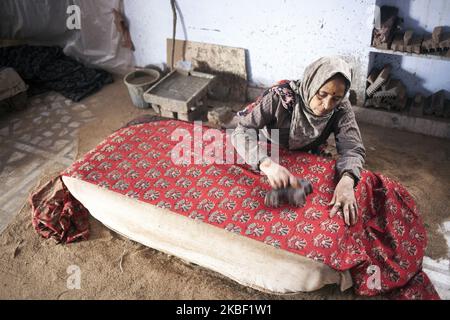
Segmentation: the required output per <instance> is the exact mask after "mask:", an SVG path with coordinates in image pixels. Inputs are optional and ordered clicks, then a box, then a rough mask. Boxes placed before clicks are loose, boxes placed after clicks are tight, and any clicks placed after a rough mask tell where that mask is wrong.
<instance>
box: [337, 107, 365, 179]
mask: <svg viewBox="0 0 450 320" xmlns="http://www.w3.org/2000/svg"><path fill="white" fill-rule="evenodd" d="M344 103H345V102H344ZM341 112H342V114H340V115H339V117H338V119H337V121H336V123H335V126H334V134H335V139H336V149H337V152H338V154H339V158H338V160H337V161H336V174H337V178H338V179H341V178H342V176H343V175H344V173H347V174H349V175H351V176H352V177H353V178H354V180H355V186H356V184H357V183H358V182H359V180H360V179H361V170H362V168H363V165H364V161H365V157H366V150H365V148H364V145H363V142H362V138H361V133H360V131H359V127H358V124H357V123H356V119H355V114H354V112H353V110H352V106H351V104H350V102H346V103H345V105H344V106H343V110H342V111H341Z"/></svg>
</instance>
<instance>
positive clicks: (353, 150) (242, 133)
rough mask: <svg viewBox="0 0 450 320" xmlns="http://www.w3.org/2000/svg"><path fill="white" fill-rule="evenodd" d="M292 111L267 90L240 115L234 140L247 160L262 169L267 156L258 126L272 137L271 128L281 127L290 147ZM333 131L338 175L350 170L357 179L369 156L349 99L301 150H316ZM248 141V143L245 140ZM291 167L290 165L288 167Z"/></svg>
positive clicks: (285, 144) (283, 141) (283, 143)
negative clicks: (319, 133) (366, 153)
mask: <svg viewBox="0 0 450 320" xmlns="http://www.w3.org/2000/svg"><path fill="white" fill-rule="evenodd" d="M291 119H292V113H291V111H289V110H288V109H286V108H284V107H283V105H282V103H281V101H280V99H279V98H278V96H277V95H276V94H274V93H272V94H267V95H265V96H264V97H263V99H262V100H261V101H260V103H259V104H257V105H256V106H255V107H254V108H253V109H252V110H251V111H250V112H249V113H248V114H246V115H245V116H239V122H238V125H237V127H236V129H235V130H234V131H233V134H232V143H233V146H234V147H235V149H236V151H237V153H238V154H239V155H240V156H241V157H242V158H243V159H244V160H245V162H246V163H247V164H249V165H251V166H252V167H253V169H254V170H257V171H259V163H260V161H261V160H263V159H264V158H266V157H267V156H268V155H267V153H266V152H265V151H264V150H262V148H260V146H259V145H258V136H257V135H255V134H253V133H254V132H255V129H262V131H263V133H264V135H266V136H267V137H268V138H269V139H270V130H271V129H279V144H280V146H282V147H285V148H288V149H290V148H289V140H290V138H289V131H290V127H291V125H295V124H292V123H291ZM331 133H334V136H335V139H336V148H337V152H338V154H339V158H338V160H337V161H336V175H337V178H340V177H341V176H342V175H343V174H344V173H345V172H348V173H350V174H351V175H352V176H353V177H354V178H355V179H356V181H355V182H356V183H357V182H358V181H359V180H360V178H361V169H362V167H363V164H364V159H365V149H364V145H363V143H362V139H361V134H360V131H359V128H358V124H357V123H356V120H355V114H354V113H353V110H352V106H351V104H350V101H348V99H345V100H344V101H343V102H342V103H341V104H340V105H339V106H337V107H336V108H335V110H334V114H333V115H332V117H331V118H330V120H329V121H328V123H327V125H326V127H325V129H324V130H323V132H322V134H321V135H320V136H319V137H318V138H317V139H316V140H315V141H313V142H312V143H310V144H309V145H307V146H305V147H303V148H301V149H299V151H305V152H306V151H310V150H311V151H312V152H316V151H317V150H318V147H319V146H320V145H322V144H323V143H325V142H326V140H327V139H328V137H329V136H330V134H331ZM242 141H246V143H242ZM288 169H289V168H288Z"/></svg>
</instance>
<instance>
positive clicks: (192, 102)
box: [144, 70, 215, 117]
mask: <svg viewBox="0 0 450 320" xmlns="http://www.w3.org/2000/svg"><path fill="white" fill-rule="evenodd" d="M214 79H215V76H214V75H211V74H207V73H202V72H195V71H192V72H190V73H184V72H182V71H179V70H173V71H172V72H170V73H169V74H168V75H166V76H165V77H164V78H162V79H161V80H160V81H159V82H158V83H156V84H155V85H153V86H152V87H150V88H149V89H148V90H147V91H146V92H145V93H144V100H145V101H146V102H148V103H150V104H151V105H152V107H153V109H154V110H155V111H158V110H159V111H160V112H161V114H166V115H167V116H170V115H173V116H170V117H176V114H183V115H189V114H190V113H191V112H197V113H198V110H199V109H202V105H203V104H204V100H205V98H206V96H207V92H208V88H209V87H210V86H211V85H212V83H213V81H214Z"/></svg>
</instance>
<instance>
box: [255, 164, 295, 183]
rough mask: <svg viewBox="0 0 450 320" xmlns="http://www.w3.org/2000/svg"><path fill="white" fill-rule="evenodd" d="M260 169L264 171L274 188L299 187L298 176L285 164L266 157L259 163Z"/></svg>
mask: <svg viewBox="0 0 450 320" xmlns="http://www.w3.org/2000/svg"><path fill="white" fill-rule="evenodd" d="M259 169H260V170H261V172H263V173H264V174H265V175H266V176H267V178H268V180H269V183H270V186H271V187H272V188H273V189H282V188H287V187H289V185H290V186H292V187H294V188H298V187H299V185H298V180H297V178H296V177H295V176H294V175H293V174H292V173H290V172H289V170H288V169H286V168H285V167H283V166H280V165H279V164H278V163H276V162H273V161H272V160H271V159H270V158H266V159H264V160H263V161H262V162H261V164H260V165H259Z"/></svg>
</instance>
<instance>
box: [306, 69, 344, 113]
mask: <svg viewBox="0 0 450 320" xmlns="http://www.w3.org/2000/svg"><path fill="white" fill-rule="evenodd" d="M348 87H349V81H348V80H347V79H346V78H345V77H344V76H343V75H342V74H340V73H337V74H335V75H334V76H332V77H331V78H330V79H328V80H327V81H326V82H325V83H324V84H323V85H322V86H321V87H320V89H319V90H318V91H317V92H316V94H315V95H313V96H312V98H310V101H309V108H310V109H311V110H312V111H313V112H314V114H315V115H316V116H324V115H326V114H328V113H330V112H331V111H333V110H334V108H336V107H337V106H338V105H339V104H340V103H341V102H342V100H343V99H344V97H345V95H346V93H347V91H348Z"/></svg>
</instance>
